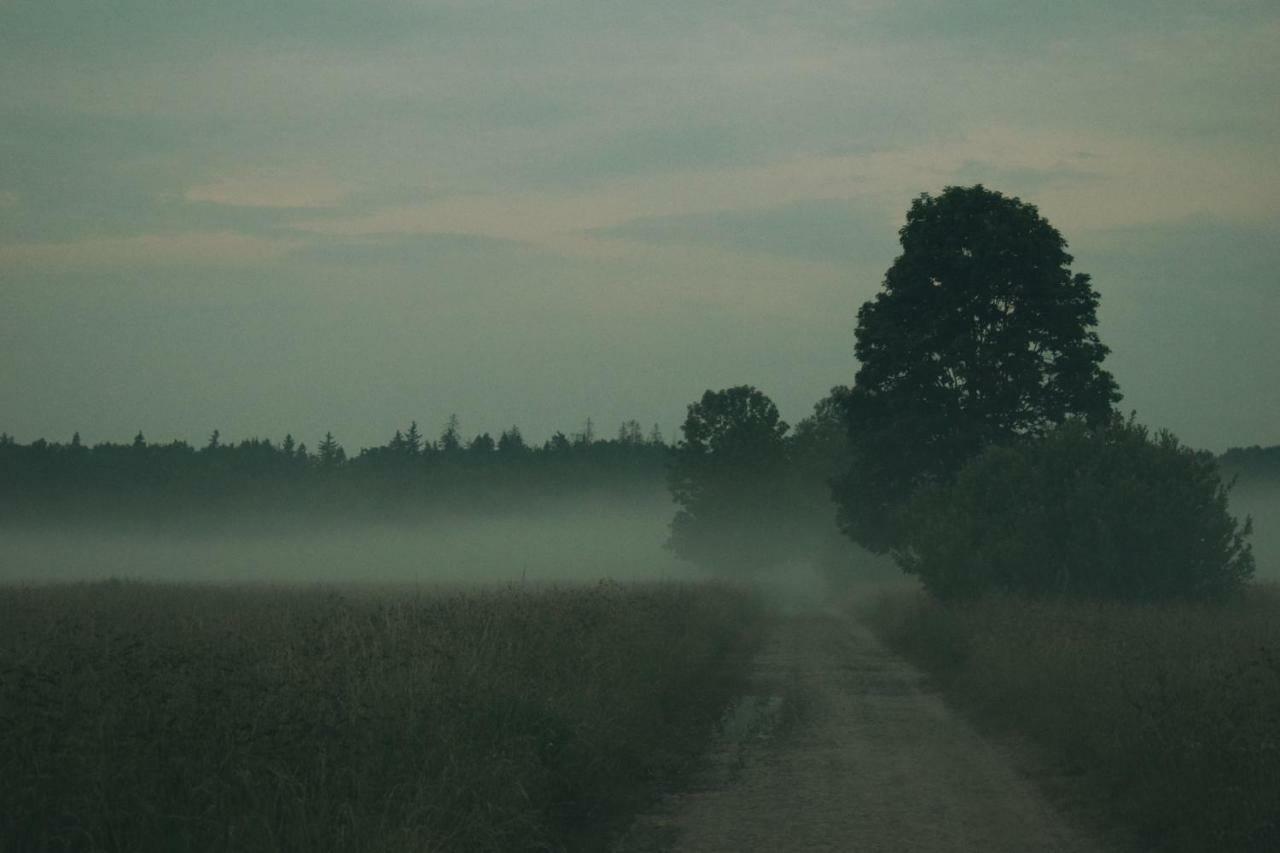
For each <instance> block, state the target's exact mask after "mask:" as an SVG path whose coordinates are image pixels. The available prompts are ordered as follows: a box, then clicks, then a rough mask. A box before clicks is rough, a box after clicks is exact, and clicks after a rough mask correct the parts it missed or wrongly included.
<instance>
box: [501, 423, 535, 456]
mask: <svg viewBox="0 0 1280 853" xmlns="http://www.w3.org/2000/svg"><path fill="white" fill-rule="evenodd" d="M528 449H529V446H528V445H527V444H525V443H524V436H523V435H521V434H520V427H518V426H513V427H511V429H509V430H505V431H504V432H503V433H502V435H500V436H499V437H498V450H499V452H501V453H507V454H513V453H524V452H526V451H527V450H528Z"/></svg>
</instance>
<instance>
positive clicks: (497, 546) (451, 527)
mask: <svg viewBox="0 0 1280 853" xmlns="http://www.w3.org/2000/svg"><path fill="white" fill-rule="evenodd" d="M673 512H674V510H673V509H672V507H671V505H670V503H669V502H668V501H667V500H665V499H664V498H662V497H660V496H654V497H653V498H652V499H645V500H621V499H601V498H592V499H586V498H584V499H582V500H580V501H563V502H558V503H555V504H551V505H548V506H544V507H540V508H537V509H530V510H528V511H524V512H520V513H517V514H505V515H450V514H435V515H432V516H429V517H424V518H423V519H422V520H421V521H399V520H398V521H394V522H390V521H389V522H346V523H344V522H334V521H332V520H328V521H327V522H325V523H317V524H314V525H310V524H305V523H299V522H297V521H296V520H290V521H284V522H282V523H281V524H280V525H278V526H273V525H272V524H271V523H269V522H264V521H262V520H258V521H256V522H255V523H254V524H252V525H245V524H243V523H241V522H228V524H227V526H226V527H225V528H223V529H219V527H218V526H217V525H216V524H204V525H201V526H200V527H197V528H183V529H181V530H178V529H174V528H160V529H148V528H143V529H132V530H126V529H123V528H108V527H88V528H76V527H66V526H59V527H57V528H41V529H25V528H2V529H0V581H5V582H13V581H68V580H94V579H103V578H111V577H117V578H137V579H145V580H166V581H202V582H209V581H213V582H223V581H227V582H244V581H262V582H272V583H297V582H303V583H307V582H347V581H353V582H413V583H436V582H439V583H458V582H477V583H503V582H507V581H513V580H515V581H518V580H521V579H522V578H525V579H528V580H530V581H535V580H536V581H575V580H594V579H598V578H605V577H607V578H614V579H661V578H672V579H674V578H689V577H692V576H694V575H695V574H696V573H695V571H694V570H693V569H691V568H690V567H689V566H688V564H685V563H681V562H679V561H678V560H676V559H675V558H674V557H673V556H672V555H671V554H670V552H668V551H667V550H666V549H665V548H663V543H664V542H665V540H666V536H667V524H668V523H669V522H670V520H671V516H672V514H673Z"/></svg>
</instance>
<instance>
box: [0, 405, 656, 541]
mask: <svg viewBox="0 0 1280 853" xmlns="http://www.w3.org/2000/svg"><path fill="white" fill-rule="evenodd" d="M670 453H671V447H670V445H668V443H667V442H666V440H665V439H664V438H663V436H662V434H661V431H660V430H659V429H658V427H657V426H656V425H655V426H654V427H653V428H651V429H650V430H649V431H647V432H646V431H645V430H643V429H642V427H641V426H640V424H639V423H638V422H636V421H634V420H631V421H627V422H625V423H623V424H622V425H621V427H620V428H619V430H618V432H617V433H616V435H615V436H612V437H609V438H603V437H601V436H599V435H597V434H596V432H595V428H594V425H593V424H592V422H591V421H590V420H588V421H587V423H586V424H585V426H584V427H583V428H582V429H581V430H580V431H577V432H574V433H571V434H565V433H564V432H556V433H555V434H554V435H552V436H551V437H550V438H549V439H547V440H546V441H545V442H543V443H542V444H531V443H529V442H527V441H526V440H525V438H524V436H523V434H522V433H521V431H520V429H519V428H518V427H514V426H513V427H511V428H510V429H508V430H505V431H503V432H501V433H499V435H498V437H497V438H494V437H493V435H492V434H490V433H487V432H482V433H480V434H478V435H474V436H470V437H465V436H464V435H463V434H462V432H461V430H460V426H459V422H458V419H457V417H450V418H449V420H448V422H447V423H446V425H445V427H444V429H443V430H442V432H441V433H440V435H439V436H438V437H436V438H428V437H426V436H424V435H423V433H422V430H421V429H420V428H419V426H418V424H417V423H416V422H411V423H410V424H409V425H408V426H407V427H406V428H404V429H400V430H397V431H396V432H395V434H394V435H393V436H392V437H391V438H390V439H389V440H388V441H387V442H386V443H385V444H382V445H377V446H374V447H367V448H363V449H361V450H360V451H359V452H357V453H352V454H349V453H348V452H347V451H346V449H345V448H344V447H343V446H342V445H341V444H340V443H339V441H338V440H337V439H336V438H335V437H334V436H333V434H332V433H325V435H324V436H323V438H322V439H321V440H320V441H319V442H318V443H317V444H316V445H315V447H314V449H310V448H308V447H307V445H306V444H303V443H300V442H298V441H297V440H296V439H295V438H294V437H293V436H292V435H286V436H285V437H284V439H283V440H280V441H273V440H271V439H263V438H250V439H244V440H241V441H238V442H229V441H224V440H223V438H222V435H221V434H220V433H219V432H218V431H217V430H215V431H214V432H213V433H212V434H211V435H210V436H209V439H208V441H207V442H206V443H205V444H204V446H202V447H195V446H192V445H191V444H189V443H187V442H185V441H171V442H167V443H157V442H149V441H147V439H146V438H145V437H144V436H143V434H142V433H138V435H136V436H135V437H134V439H133V441H132V442H129V443H124V444H120V443H111V442H105V443H100V444H94V445H92V446H91V445H88V444H85V443H83V442H82V441H81V440H80V436H79V434H78V433H77V434H75V435H73V436H72V438H71V440H70V441H68V442H65V443H62V442H53V441H48V440H45V439H39V440H36V441H33V442H31V443H30V444H20V443H18V442H16V441H15V440H14V439H13V438H12V437H10V436H8V435H7V434H0V518H3V519H4V520H5V521H8V522H18V523H32V522H50V523H64V522H93V521H104V522H114V521H119V520H125V519H128V520H147V519H152V520H158V521H165V520H178V521H199V520H200V519H201V518H202V516H206V515H209V516H217V517H219V518H221V517H225V516H228V515H242V516H245V517H252V516H261V515H270V516H271V517H279V516H282V515H289V514H294V515H298V516H304V517H305V516H315V515H327V516H332V515H344V516H351V517H377V518H412V517H414V516H415V515H417V514H420V513H422V512H424V511H445V510H457V511H466V512H485V511H502V512H507V511H512V510H522V509H529V508H531V507H534V506H536V505H537V504H538V502H539V501H544V500H553V499H557V498H563V497H568V496H572V495H581V494H584V493H591V492H605V491H608V492H615V493H621V494H624V495H626V494H632V495H645V496H649V495H654V494H660V493H661V489H662V486H663V483H664V477H665V470H666V463H667V459H668V456H669V454H670Z"/></svg>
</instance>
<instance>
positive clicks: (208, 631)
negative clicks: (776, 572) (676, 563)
mask: <svg viewBox="0 0 1280 853" xmlns="http://www.w3.org/2000/svg"><path fill="white" fill-rule="evenodd" d="M762 617H763V614H762V612H761V610H760V608H759V606H758V604H757V603H756V601H755V600H754V599H752V598H750V597H749V596H748V595H746V594H745V593H741V592H738V591H734V590H731V589H728V588H723V587H710V586H702V587H692V586H682V585H644V586H639V585H637V586H618V585H612V584H602V585H599V586H596V587H591V588H568V589H533V588H524V587H521V588H512V589H507V590H499V591H490V592H470V593H457V592H455V593H443V592H437V593H426V592H416V593H415V592H413V591H407V592H406V591H400V592H397V591H394V590H378V589H373V588H370V589H346V590H345V591H342V592H340V591H338V590H336V589H328V590H326V589H323V588H313V589H310V590H300V589H282V588H277V589H270V588H261V587H260V588H233V587H209V588H200V587H189V586H188V587H176V586H175V587H167V586H148V585H141V584H131V583H124V584H121V583H115V582H109V583H106V584H93V585H79V586H62V587H58V586H43V587H33V588H8V589H3V590H0V767H3V768H4V772H3V773H2V774H0V815H3V817H2V818H0V849H4V850H15V851H17V850H22V851H30V853H39V851H43V850H66V851H76V850H85V851H89V850H93V851H134V850H173V851H203V850H237V851H268V850H272V851H275V850H297V851H303V850H305V851H316V853H324V851H348V850H350V851H357V850H382V851H410V850H414V851H417V850H467V851H477V852H478V853H483V851H519V850H531V851H532V850H566V849H568V850H598V849H603V848H604V846H605V843H604V838H603V836H604V835H605V834H607V833H608V832H609V831H610V830H611V829H613V828H615V827H617V826H618V822H619V821H620V820H622V819H625V818H626V817H627V816H628V815H629V814H630V813H633V812H634V810H635V809H637V808H639V807H641V806H643V805H644V804H645V803H646V802H647V799H648V798H649V797H651V796H652V795H653V794H654V791H655V786H656V785H658V784H659V783H662V782H669V781H671V780H672V778H673V776H674V775H678V774H680V773H681V772H683V770H684V769H685V768H686V767H687V766H688V765H689V763H690V762H691V761H692V759H693V758H694V757H695V756H696V755H697V753H698V751H699V750H700V749H701V748H702V747H703V746H704V744H705V741H706V738H707V737H708V736H709V735H710V733H711V731H712V729H713V727H714V724H715V722H716V720H717V719H718V717H719V715H720V714H721V713H722V711H723V709H724V707H725V706H726V704H727V703H728V701H729V700H730V699H731V698H732V696H733V695H734V694H735V692H736V691H738V690H739V689H740V681H741V679H743V678H744V677H745V673H746V671H747V668H748V666H749V663H750V658H751V656H752V653H753V651H754V649H755V647H756V643H757V642H758V637H759V633H760V627H761V620H762Z"/></svg>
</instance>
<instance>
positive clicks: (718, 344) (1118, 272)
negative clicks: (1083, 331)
mask: <svg viewBox="0 0 1280 853" xmlns="http://www.w3.org/2000/svg"><path fill="white" fill-rule="evenodd" d="M1277 92H1280V4H1277V3H1276V2H1275V0H1218V2H1187V0H1124V2H1117V0H1096V1H1095V0H1074V2H1073V0H1059V2H1052V3H1050V2H1044V3H1040V2H1027V0H967V2H963V3H958V2H944V0H936V2H924V0H916V1H915V2H875V1H874V0H871V1H869V2H856V1H855V0H846V2H823V0H810V1H809V2H768V3H765V2H758V0H732V2H730V0H723V1H722V2H711V0H678V2H676V1H675V0H626V2H616V0H545V2H537V0H491V1H489V0H435V2H414V0H361V2H352V0H274V2H272V0H218V2H207V0H111V2H89V0H3V2H0V430H3V431H7V432H9V433H11V434H14V435H16V436H17V437H18V439H19V440H22V441H29V440H32V439H34V438H37V437H40V436H45V437H49V438H54V439H60V440H65V439H67V438H69V437H70V435H71V433H72V431H74V430H79V431H80V432H81V433H82V435H83V436H84V437H85V439H86V440H89V441H100V440H127V439H129V438H131V437H132V435H133V434H134V433H135V432H136V431H138V430H139V429H142V430H143V431H144V432H145V433H146V435H147V437H148V438H149V439H152V440H168V439H170V438H175V437H179V438H184V439H187V440H191V441H197V442H202V441H203V440H204V437H205V436H206V435H207V434H208V433H209V431H211V430H212V429H214V428H218V429H220V430H221V431H222V434H223V435H224V436H225V437H228V438H231V439H238V438H243V437H247V436H250V435H258V436H272V437H276V438H279V437H281V436H282V435H283V434H284V433H285V432H286V431H292V432H293V433H294V434H295V435H297V436H299V437H301V438H302V439H304V440H306V441H307V442H309V443H311V444H313V445H314V443H315V442H316V440H317V438H318V436H319V435H321V434H323V432H324V431H325V430H332V431H333V432H334V433H335V434H336V435H337V437H338V438H339V439H340V440H341V441H342V442H343V443H344V444H346V446H347V448H348V449H349V450H354V449H358V448H359V447H361V446H364V445H369V444H373V443H381V442H383V441H385V440H386V439H387V438H388V437H389V436H390V434H391V433H392V432H393V431H394V430H395V429H396V428H397V427H401V426H404V425H405V424H407V423H408V421H409V420H410V419H417V420H418V421H419V422H420V423H421V424H423V426H424V429H425V431H427V432H428V433H436V432H438V431H439V428H440V427H441V426H442V425H443V422H444V420H445V418H446V417H447V416H448V415H449V413H450V412H457V413H458V414H459V415H460V416H461V418H462V425H463V431H464V432H466V433H468V434H470V433H474V432H477V431H481V430H489V431H494V432H496V431H497V430H499V429H501V428H503V427H505V426H509V425H510V424H512V423H517V424H519V425H520V426H521V427H522V428H523V429H524V431H525V433H526V435H528V436H530V437H531V438H534V439H537V440H541V439H542V438H545V437H546V436H547V435H548V434H549V433H550V432H551V431H553V430H555V429H557V428H560V429H565V430H566V431H571V430H574V429H578V428H580V426H581V423H582V422H583V420H584V419H585V418H587V417H592V418H593V419H594V420H595V423H596V425H597V429H598V430H600V431H603V432H611V431H612V430H614V429H616V426H617V424H618V422H619V421H621V420H622V419H624V418H632V417H634V418H637V419H639V420H641V421H642V422H644V423H645V424H646V426H647V425H648V424H650V423H652V422H654V421H658V422H660V423H661V424H662V426H663V428H664V430H666V431H667V432H668V433H670V432H671V430H672V429H673V428H674V427H675V426H676V425H677V424H678V423H679V421H680V420H681V418H682V416H683V410H684V406H685V405H686V404H687V403H688V402H689V401H691V400H693V399H694V398H696V397H697V396H698V395H700V393H701V392H702V391H703V390H704V389H706V388H718V387H724V386H728V385H735V384H741V383H750V384H753V385H756V386H758V387H760V388H761V389H762V390H764V391H765V392H766V393H767V394H769V395H770V396H772V397H773V398H774V399H775V400H776V401H777V402H778V404H779V406H780V407H781V409H782V410H783V415H784V417H786V418H788V419H789V420H792V421H794V420H796V419H798V418H800V417H802V416H804V414H806V413H807V411H808V410H809V408H810V407H811V406H812V404H813V403H814V402H815V401H816V400H817V399H818V398H819V397H821V396H822V395H823V394H824V393H825V392H826V390H827V389H828V388H829V387H830V386H832V385H835V384H843V383H849V382H851V381H852V379H853V375H854V372H855V370H856V364H855V362H854V360H853V355H852V350H853V334H852V332H853V326H854V315H855V312H856V310H857V307H858V305H860V304H861V303H862V302H863V301H864V300H866V299H868V298H869V297H871V296H872V295H873V294H874V293H875V292H876V290H877V289H878V287H879V286H880V282H881V279H882V276H883V273H884V271H885V269H886V268H887V267H888V265H889V264H890V263H891V262H892V260H893V257H894V255H895V254H896V249H897V242H896V239H897V235H896V231H897V229H898V227H899V226H900V225H901V223H902V219H903V216H904V213H905V211H906V209H907V207H908V206H909V204H910V201H911V199H912V198H913V197H914V196H916V195H918V194H919V193H921V192H935V193H936V192H938V191H940V190H941V189H942V188H943V187H945V186H947V185H948V184H971V183H975V182H982V183H985V184H986V185H988V186H989V187H992V188H995V189H999V190H1001V191H1003V192H1005V193H1007V194H1012V195H1017V196H1019V197H1021V198H1022V199H1024V200H1025V201H1029V202H1032V203H1034V204H1036V205H1038V206H1039V208H1040V211H1041V213H1042V214H1043V215H1044V216H1045V217H1047V218H1048V219H1049V221H1050V222H1052V223H1053V224H1054V225H1055V226H1057V227H1058V228H1059V229H1060V230H1061V231H1062V232H1063V234H1064V235H1065V236H1066V238H1067V240H1068V241H1069V243H1070V245H1071V251H1072V253H1073V254H1074V255H1075V257H1076V263H1075V266H1074V268H1075V270H1076V271H1079V272H1087V273H1090V274H1091V275H1093V277H1094V281H1095V285H1096V287H1097V289H1098V290H1099V292H1100V293H1101V294H1102V308H1101V318H1102V324H1101V328H1100V333H1101V335H1102V337H1103V340H1104V342H1105V343H1107V344H1108V345H1109V346H1110V347H1111V348H1112V355H1111V357H1110V359H1109V362H1108V366H1109V367H1110V369H1111V370H1112V371H1113V372H1114V374H1115V375H1116V378H1117V379H1118V380H1119V382H1120V386H1121V390H1122V391H1123V392H1124V394H1125V400H1124V402H1123V403H1122V406H1123V408H1124V409H1125V410H1126V411H1127V410H1129V409H1136V410H1137V411H1138V415H1139V418H1140V419H1141V420H1143V421H1144V422H1146V423H1149V424H1152V425H1154V426H1164V427H1169V428H1171V429H1172V430H1174V432H1176V433H1177V434H1178V435H1179V436H1180V437H1182V438H1183V439H1184V440H1186V441H1187V442H1189V443H1192V444H1195V445H1199V446H1205V447H1210V448H1213V449H1222V448H1225V447H1227V446H1230V445H1240V444H1253V443H1261V444H1276V443H1280V346H1277V344H1276V340H1275V339H1276V338H1277V337H1280V335H1278V334H1277V333H1278V331H1280V272H1278V270H1280V216H1278V214H1280V144H1278V142H1277V140H1280V97H1278V96H1277V94H1276V93H1277Z"/></svg>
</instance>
